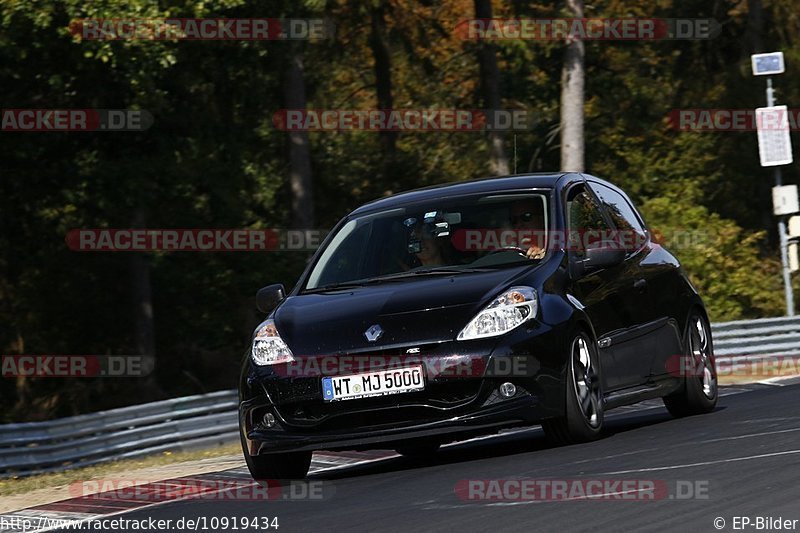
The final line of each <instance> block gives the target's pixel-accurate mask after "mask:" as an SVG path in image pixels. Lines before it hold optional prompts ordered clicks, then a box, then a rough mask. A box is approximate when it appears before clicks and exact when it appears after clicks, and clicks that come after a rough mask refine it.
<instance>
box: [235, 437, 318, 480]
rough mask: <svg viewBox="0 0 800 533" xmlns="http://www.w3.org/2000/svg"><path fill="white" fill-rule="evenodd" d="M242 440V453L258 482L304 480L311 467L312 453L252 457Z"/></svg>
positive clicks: (242, 438) (251, 473) (271, 454)
mask: <svg viewBox="0 0 800 533" xmlns="http://www.w3.org/2000/svg"><path fill="white" fill-rule="evenodd" d="M241 440H242V453H244V461H245V462H246V463H247V469H248V470H250V475H251V476H253V479H255V480H256V481H267V480H273V479H274V480H280V479H303V478H304V477H306V475H307V474H308V469H309V467H310V466H311V452H288V453H268V454H263V455H250V452H249V451H247V445H246V442H245V440H244V436H242V437H241Z"/></svg>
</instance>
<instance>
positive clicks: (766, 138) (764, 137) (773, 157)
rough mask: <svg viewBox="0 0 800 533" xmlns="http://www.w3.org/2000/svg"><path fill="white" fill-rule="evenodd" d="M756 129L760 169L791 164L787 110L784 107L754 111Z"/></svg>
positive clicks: (761, 108) (762, 108)
mask: <svg viewBox="0 0 800 533" xmlns="http://www.w3.org/2000/svg"><path fill="white" fill-rule="evenodd" d="M756 129H757V130H758V155H759V157H760V158H761V166H762V167H774V166H778V165H788V164H789V163H791V162H792V140H791V138H790V137H789V109H788V108H787V107H786V106H785V105H779V106H774V107H759V108H758V109H756Z"/></svg>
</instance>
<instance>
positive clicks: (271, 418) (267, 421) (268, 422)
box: [261, 413, 275, 428]
mask: <svg viewBox="0 0 800 533" xmlns="http://www.w3.org/2000/svg"><path fill="white" fill-rule="evenodd" d="M261 424H263V426H264V427H265V428H271V427H272V426H274V425H275V415H273V414H272V413H267V414H265V415H264V418H262V419H261Z"/></svg>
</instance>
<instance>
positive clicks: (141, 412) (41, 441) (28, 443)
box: [0, 391, 239, 477]
mask: <svg viewBox="0 0 800 533" xmlns="http://www.w3.org/2000/svg"><path fill="white" fill-rule="evenodd" d="M237 407H238V396H237V393H236V391H220V392H212V393H210V394H201V395H196V396H186V397H183V398H174V399H171V400H165V401H161V402H152V403H146V404H141V405H134V406H131V407H123V408H120V409H112V410H109V411H101V412H98V413H91V414H86V415H79V416H72V417H68V418H60V419H57V420H51V421H47V422H26V423H21V424H5V425H0V477H10V476H27V475H31V474H40V473H45V472H54V471H62V470H66V469H68V468H76V467H79V466H88V465H92V464H97V463H101V462H105V461H110V460H115V459H127V458H132V457H140V456H143V455H149V454H153V453H158V452H161V451H167V450H170V451H175V450H191V449H198V448H204V447H209V446H214V445H221V444H228V443H231V442H237V441H238V439H239V432H238V418H237V414H236V413H237Z"/></svg>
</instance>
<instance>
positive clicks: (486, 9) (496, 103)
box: [475, 0, 511, 176]
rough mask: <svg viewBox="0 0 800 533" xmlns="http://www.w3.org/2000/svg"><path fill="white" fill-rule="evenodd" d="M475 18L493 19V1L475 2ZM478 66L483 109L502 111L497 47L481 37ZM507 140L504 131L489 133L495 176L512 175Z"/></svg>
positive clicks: (491, 163)
mask: <svg viewBox="0 0 800 533" xmlns="http://www.w3.org/2000/svg"><path fill="white" fill-rule="evenodd" d="M475 18H477V19H491V18H492V0H475ZM478 65H479V67H480V77H481V96H482V101H483V107H484V108H485V109H487V110H489V112H490V113H491V112H492V111H495V110H499V109H500V70H499V69H498V68H497V52H496V51H495V47H494V46H493V45H492V44H491V43H488V42H486V41H485V40H484V39H483V38H481V37H479V38H478ZM505 139H506V133H505V132H503V131H502V130H500V131H494V130H493V131H491V132H489V170H490V172H491V173H492V174H494V175H499V176H503V175H506V174H510V173H511V171H510V170H509V164H508V156H507V155H506V150H505Z"/></svg>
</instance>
